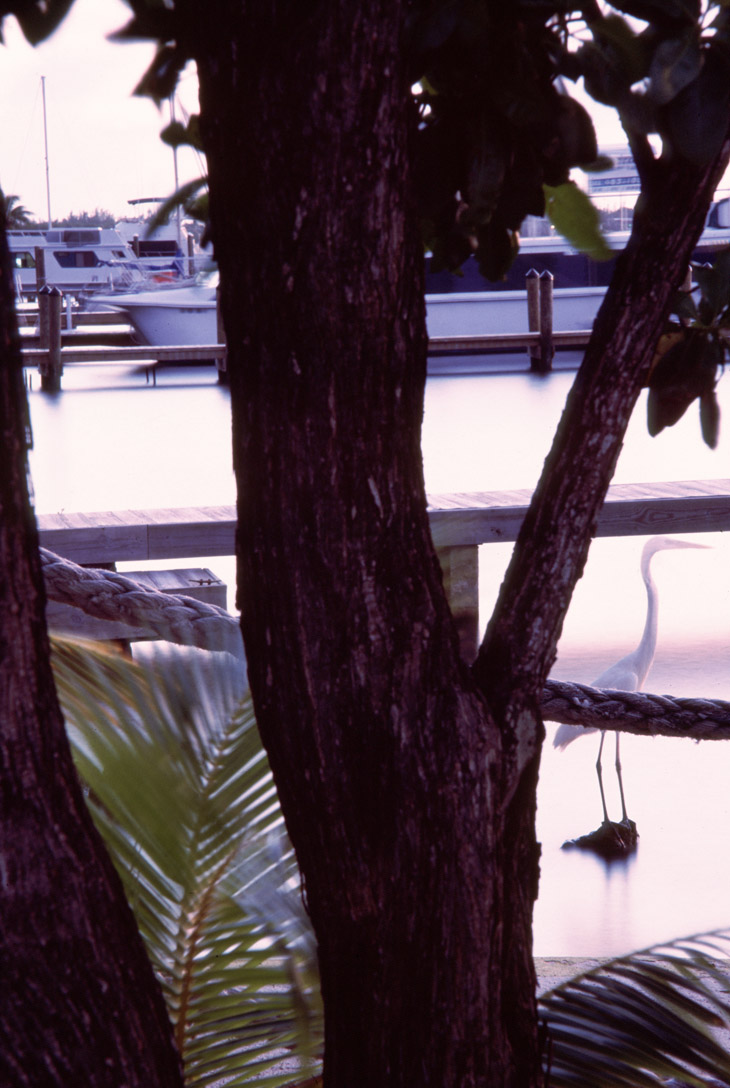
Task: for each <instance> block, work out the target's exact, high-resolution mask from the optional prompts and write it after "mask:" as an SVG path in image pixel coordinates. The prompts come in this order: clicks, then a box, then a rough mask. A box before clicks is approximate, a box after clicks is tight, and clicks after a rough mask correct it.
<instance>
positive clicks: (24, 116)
mask: <svg viewBox="0 0 730 1088" xmlns="http://www.w3.org/2000/svg"><path fill="white" fill-rule="evenodd" d="M129 17H130V9H129V8H128V7H127V5H126V4H124V3H122V2H121V0H76V2H75V3H74V5H73V7H72V8H71V12H70V14H69V15H68V16H67V17H66V19H65V20H64V21H63V23H62V24H61V26H60V28H59V30H57V31H56V33H55V34H54V35H53V36H52V37H51V38H49V39H48V41H46V42H44V43H43V44H41V45H39V46H37V47H36V48H33V47H32V46H30V45H28V43H27V42H26V40H25V38H24V37H23V35H22V33H21V32H20V29H19V28H18V25H17V23H16V22H15V20H14V19H12V18H7V19H5V20H4V23H3V32H4V37H5V43H6V44H5V46H0V186H1V187H2V189H3V191H4V192H5V193H15V194H17V195H18V196H19V197H20V201H21V203H22V204H24V205H25V207H26V208H27V209H28V210H29V211H30V212H31V213H32V214H33V216H34V217H36V218H37V219H40V220H43V221H45V219H46V216H47V197H46V165H45V150H44V140H43V105H42V92H41V77H42V76H45V86H46V112H47V129H48V161H49V173H50V190H51V213H52V215H53V216H54V217H59V218H60V217H63V216H65V215H68V214H69V213H70V212H80V211H89V212H91V211H93V210H94V209H95V208H97V207H99V208H105V209H108V210H109V211H111V212H112V213H114V215H116V216H120V217H121V216H123V215H134V214H135V212H134V209H133V208H131V207H130V205H128V204H127V201H128V200H130V199H135V198H139V197H148V196H156V197H157V196H162V197H164V196H168V195H169V194H170V193H172V192H173V190H174V187H175V176H174V164H173V154H172V151H171V150H170V148H168V147H167V146H166V145H164V144H163V143H162V142H161V140H160V139H159V133H160V131H161V129H162V128H164V126H165V125H166V124H167V123H168V121H169V108H168V106H167V105H165V106H164V107H163V109H162V110H161V111H160V110H158V109H157V107H156V106H155V105H154V103H153V102H152V101H150V100H149V99H145V98H136V97H133V96H132V91H133V90H134V87H135V85H136V83H137V82H138V80H139V79H140V77H141V76H142V74H143V73H144V71H145V69H146V68H147V67H148V65H149V63H150V61H151V59H152V56H153V54H154V47H153V44H152V43H145V42H133V43H126V42H125V43H124V44H120V43H117V42H109V41H107V40H106V35H107V34H109V33H110V32H111V31H113V30H117V29H118V28H119V27H121V26H123V25H124V24H125V23H126V22H128V21H129ZM180 100H181V102H182V105H183V106H184V107H185V108H186V109H187V110H188V111H191V112H192V111H197V108H198V107H197V83H196V80H195V75H194V70H191V71H188V70H186V72H185V73H184V75H183V80H182V83H181V87H180ZM178 114H179V110H178ZM200 172H201V168H200V165H199V163H198V160H197V158H196V157H195V156H194V155H193V153H192V152H191V151H189V150H187V149H186V150H182V149H181V151H180V152H179V155H178V176H179V180H180V183H181V184H183V183H184V182H185V181H187V180H189V179H190V178H192V177H198V176H199V175H200ZM144 210H146V209H143V211H144Z"/></svg>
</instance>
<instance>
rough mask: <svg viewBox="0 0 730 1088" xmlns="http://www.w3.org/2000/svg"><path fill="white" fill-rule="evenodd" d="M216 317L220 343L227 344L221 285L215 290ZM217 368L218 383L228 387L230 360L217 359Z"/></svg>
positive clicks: (225, 358) (224, 358)
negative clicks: (222, 311)
mask: <svg viewBox="0 0 730 1088" xmlns="http://www.w3.org/2000/svg"><path fill="white" fill-rule="evenodd" d="M215 315H216V331H217V333H218V343H219V344H225V342H226V330H225V329H224V327H223V315H222V313H221V285H220V284H218V286H217V287H216V289H215ZM215 365H216V368H217V370H218V381H219V382H220V384H221V385H228V359H227V357H226V356H224V357H223V358H222V359H216V361H215Z"/></svg>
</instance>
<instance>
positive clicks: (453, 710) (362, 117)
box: [195, 0, 539, 1088]
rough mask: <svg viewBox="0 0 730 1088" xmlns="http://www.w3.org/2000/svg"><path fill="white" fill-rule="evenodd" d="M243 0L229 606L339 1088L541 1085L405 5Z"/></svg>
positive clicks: (234, 197)
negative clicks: (429, 280)
mask: <svg viewBox="0 0 730 1088" xmlns="http://www.w3.org/2000/svg"><path fill="white" fill-rule="evenodd" d="M230 7H231V6H230V5H227V4H223V3H219V4H213V5H211V9H210V25H211V26H212V27H215V31H214V34H215V40H212V39H211V41H210V42H207V43H206V41H204V40H198V41H197V42H196V45H195V51H196V59H197V61H198V66H199V76H200V83H201V110H202V119H203V125H204V138H205V143H206V151H207V154H208V165H209V173H210V185H211V203H212V217H213V228H214V239H215V249H216V255H217V259H218V261H219V264H220V268H221V274H222V285H223V307H224V316H225V322H226V333H227V337H228V343H229V368H230V378H231V391H232V397H233V414H234V457H235V466H236V472H237V479H238V490H239V542H238V552H239V585H240V594H241V600H240V603H241V606H242V608H243V615H244V637H245V640H246V646H247V652H248V656H249V662H250V676H251V685H252V689H253V692H254V697H255V701H256V708H257V716H258V720H259V723H260V727H261V731H262V734H263V737H264V741H265V744H266V746H267V749H268V751H269V754H270V757H271V760H272V764H273V767H274V771H275V775H276V779H277V785H278V788H279V792H280V796H281V800H282V804H283V807H284V811H285V814H286V818H287V823H288V826H289V830H290V833H291V836H292V838H293V840H294V843H295V846H296V850H297V854H298V857H299V861H300V864H301V868H302V872H303V877H304V881H305V886H306V895H307V902H308V906H309V910H310V912H311V915H312V919H313V922H314V925H315V929H316V932H317V937H318V941H319V948H320V965H321V975H322V986H323V992H324V999H325V1010H326V1057H325V1084H326V1085H328V1086H330V1088H334V1086H341V1088H357V1086H358V1085H363V1086H365V1085H367V1086H368V1088H372V1086H373V1085H375V1084H377V1085H379V1086H382V1088H385V1086H386V1085H387V1086H389V1088H391V1086H392V1088H395V1086H397V1085H403V1086H404V1088H405V1086H406V1085H407V1086H408V1088H413V1085H416V1084H418V1085H419V1086H420V1085H423V1086H425V1085H433V1086H438V1088H450V1086H453V1088H457V1086H458V1088H468V1086H472V1085H474V1086H476V1085H480V1086H484V1088H486V1086H489V1088H498V1086H500V1085H512V1086H517V1085H520V1086H528V1085H531V1084H536V1083H537V1079H538V1072H537V1071H538V1065H539V1063H538V1055H537V1041H536V1026H535V1008H534V974H533V967H532V961H531V914H532V905H533V898H534V894H535V890H536V886H537V849H536V846H535V841H534V819H533V817H534V780H535V767H534V766H531V767H530V769H529V775H528V776H527V780H526V785H525V790H524V795H525V798H526V805H525V807H524V809H522V808H521V809H520V814H521V815H520V820H521V824H520V828H519V836H518V837H515V836H516V835H517V832H516V830H515V829H512V828H511V813H512V810H513V808H514V806H512V808H508V810H507V811H506V812H504V811H503V809H502V801H503V800H504V786H503V783H502V782H501V781H500V775H499V765H500V749H501V746H502V743H503V740H502V737H501V734H500V731H499V729H498V728H497V726H496V725H495V723H494V722H493V721H492V720H491V719H490V717H489V714H488V713H487V709H486V707H485V704H484V701H483V699H482V697H481V696H480V694H479V693H478V691H477V690H476V689H475V687H474V685H473V683H472V681H471V679H470V676H469V674H468V671H467V669H466V668H465V666H464V665H463V663H462V662H461V660H460V658H459V652H458V645H457V638H456V634H455V630H454V624H453V621H452V619H451V616H450V613H449V611H448V608H447V605H446V601H445V597H444V593H443V590H442V585H441V574H440V568H439V566H438V562H437V559H436V556H435V553H434V550H433V547H432V545H431V540H430V534H429V528H428V521H427V517H426V504H425V496H424V486H423V475H422V463H421V452H420V424H421V417H422V411H423V390H424V382H425V369H426V337H425V321H424V301H423V278H422V276H423V273H422V266H423V259H422V250H421V246H420V240H419V237H418V234H417V224H416V221H415V217H414V209H413V206H412V199H411V187H410V177H409V143H410V139H411V135H412V125H413V123H414V116H413V115H412V114H411V109H410V104H409V101H408V98H409V96H408V73H407V72H406V70H405V68H406V65H405V57H404V50H403V48H402V41H401V33H402V17H403V16H402V10H401V9H402V5H401V4H399V3H394V2H393V0H379V2H376V3H375V4H370V5H360V4H351V3H344V2H343V3H340V4H336V3H335V4H328V5H318V6H317V8H316V12H317V14H314V13H312V14H310V7H309V6H308V5H302V6H291V5H289V6H287V8H286V14H285V15H284V14H283V9H282V8H281V7H280V6H279V5H275V4H251V5H247V4H241V5H238V8H239V9H240V10H239V14H238V15H237V16H235V17H234V16H233V15H231V13H230ZM221 41H224V42H230V43H231V44H230V46H229V47H224V48H222V49H221V47H220V42H221ZM523 816H524V820H523V819H522V817H523ZM510 834H512V836H513V837H512V838H511V839H510ZM491 919H500V920H502V919H509V921H508V922H505V921H500V922H499V923H498V924H496V925H492V924H491V921H490V920H491Z"/></svg>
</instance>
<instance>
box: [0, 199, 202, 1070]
mask: <svg viewBox="0 0 730 1088" xmlns="http://www.w3.org/2000/svg"><path fill="white" fill-rule="evenodd" d="M1 207H2V203H0V208H1ZM1 214H2V213H1V212H0V217H1ZM26 420H27V410H26V400H25V390H24V388H23V381H22V370H21V363H20V352H19V343H18V339H17V335H16V330H15V315H14V311H13V292H12V276H11V274H10V261H9V257H8V251H7V244H6V241H5V231H4V222H3V223H2V224H0V435H1V437H2V454H1V455H0V980H1V981H0V1084H2V1085H3V1088H6V1086H7V1088H11V1086H12V1088H16V1086H18V1088H20V1086H23V1088H46V1086H54V1088H70V1086H71V1085H74V1086H75V1085H79V1086H80V1085H84V1086H89V1088H91V1086H97V1088H111V1086H112V1085H114V1086H115V1088H119V1086H121V1085H127V1086H129V1088H132V1086H137V1088H152V1086H153V1085H154V1086H155V1088H157V1086H162V1085H165V1086H167V1085H169V1086H179V1085H181V1084H182V1079H181V1074H180V1070H179V1060H178V1057H177V1054H176V1052H175V1050H174V1048H173V1044H172V1030H171V1027H170V1022H169V1019H168V1017H167V1013H166V1009H165V1006H164V1002H163V999H162V996H161V993H160V991H159V988H158V986H157V983H156V981H155V978H154V976H153V973H152V969H151V967H150V964H149V961H148V959H147V956H146V953H145V951H144V948H143V945H142V942H141V939H140V937H139V934H138V933H137V929H136V926H135V923H134V920H133V918H132V915H131V912H130V910H129V908H128V907H127V903H126V901H125V898H124V893H123V891H122V886H121V883H120V881H119V879H118V877H117V874H116V872H115V871H114V869H113V868H112V865H111V862H110V861H109V859H108V856H107V854H106V851H105V849H104V847H103V845H102V843H101V840H100V838H99V836H98V834H97V833H96V830H95V829H94V827H93V825H92V823H91V820H90V818H89V815H88V813H87V810H86V806H85V804H84V800H83V798H82V795H81V790H80V788H79V784H78V781H77V778H76V775H75V771H74V767H73V763H72V760H71V753H70V749H69V746H68V742H67V740H66V734H65V730H64V724H63V718H62V716H61V712H60V710H59V706H58V702H57V700H56V693H55V688H54V684H53V676H52V673H51V665H50V658H49V646H48V639H47V635H46V628H45V618H44V605H45V600H44V593H43V579H42V575H41V568H40V558H39V554H38V539H37V534H36V528H35V520H34V517H33V512H32V509H31V507H30V503H29V500H28V492H27V481H26V462H27V457H26V437H27V430H26Z"/></svg>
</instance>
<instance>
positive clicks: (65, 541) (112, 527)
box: [38, 480, 730, 564]
mask: <svg viewBox="0 0 730 1088" xmlns="http://www.w3.org/2000/svg"><path fill="white" fill-rule="evenodd" d="M531 494H532V493H531V491H529V490H516V491H500V492H481V493H478V494H472V493H469V494H458V493H456V494H450V495H434V496H431V497H430V500H429V518H430V521H431V530H432V534H433V539H434V543H435V544H436V546H437V547H462V546H468V545H476V544H484V543H489V542H494V541H513V540H515V539H516V537H517V533H518V531H519V527H520V525H521V524H522V520H523V518H524V516H525V513H526V510H527V506H528V504H529V501H530V497H531ZM38 523H39V529H40V540H41V544H42V546H43V547H45V548H49V549H50V550H51V551H55V552H57V553H58V554H59V555H64V556H67V557H68V558H69V559H73V560H75V561H76V562H78V563H87V564H91V563H111V562H115V561H117V560H119V561H121V560H130V559H131V560H141V559H174V558H181V559H182V558H191V557H194V556H208V555H233V554H234V550H235V525H236V511H235V507H233V506H214V507H195V508H187V509H183V510H178V509H172V510H137V511H135V510H126V511H113V512H106V513H80V514H68V513H65V514H44V515H41V516H40V517H39V519H38ZM723 530H730V480H688V481H679V482H673V483H658V484H618V485H614V486H612V487H611V488H610V489H609V494H608V498H607V500H606V503H605V505H604V507H603V510H602V511H601V514H600V516H599V521H598V529H597V535H598V536H641V535H652V534H657V533H661V534H663V533H694V532H697V533H701V532H717V531H723Z"/></svg>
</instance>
